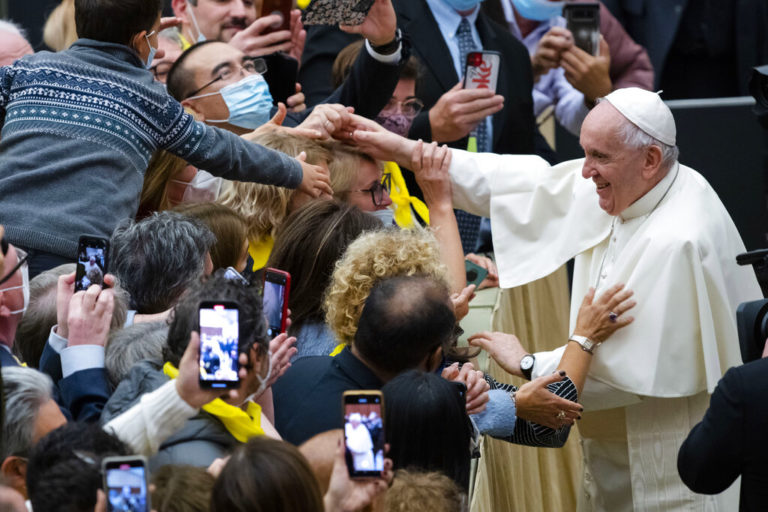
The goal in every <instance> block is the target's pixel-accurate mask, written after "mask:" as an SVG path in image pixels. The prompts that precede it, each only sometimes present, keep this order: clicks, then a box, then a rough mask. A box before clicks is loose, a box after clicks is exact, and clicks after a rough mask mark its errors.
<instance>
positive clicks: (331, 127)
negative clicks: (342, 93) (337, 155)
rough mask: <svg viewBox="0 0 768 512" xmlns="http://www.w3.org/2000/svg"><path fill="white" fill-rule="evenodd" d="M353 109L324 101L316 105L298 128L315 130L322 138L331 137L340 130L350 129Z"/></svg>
mask: <svg viewBox="0 0 768 512" xmlns="http://www.w3.org/2000/svg"><path fill="white" fill-rule="evenodd" d="M353 110H354V109H353V108H352V107H345V106H344V105H339V104H335V103H323V104H321V105H318V106H316V107H315V108H314V109H313V110H312V113H310V114H309V115H308V116H307V118H306V119H305V120H304V121H303V122H302V123H301V124H300V125H299V126H298V127H297V128H302V129H308V130H314V131H316V132H317V133H319V134H320V138H322V139H329V138H331V137H333V136H334V135H335V134H336V133H338V132H341V131H344V130H347V131H348V130H349V126H350V124H351V122H352V117H351V116H352V112H353Z"/></svg>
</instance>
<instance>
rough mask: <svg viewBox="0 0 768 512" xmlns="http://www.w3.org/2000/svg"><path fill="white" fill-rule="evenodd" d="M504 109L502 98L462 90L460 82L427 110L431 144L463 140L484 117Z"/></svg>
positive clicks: (480, 92) (491, 92)
mask: <svg viewBox="0 0 768 512" xmlns="http://www.w3.org/2000/svg"><path fill="white" fill-rule="evenodd" d="M502 108H504V97H503V96H501V95H500V94H495V93H494V92H493V91H492V90H490V89H462V86H461V82H459V83H458V84H456V85H455V86H453V88H452V89H451V90H450V91H448V92H446V93H445V94H443V95H442V96H440V99H439V100H437V103H435V105H434V106H433V107H432V108H430V109H429V124H430V126H431V128H432V140H436V141H438V142H453V141H455V140H459V139H461V138H462V137H466V136H467V135H469V132H471V131H472V130H473V129H474V128H475V127H476V126H477V125H478V124H480V122H481V121H483V120H484V119H485V118H486V117H488V116H490V115H493V114H495V113H496V112H498V111H499V110H501V109H502Z"/></svg>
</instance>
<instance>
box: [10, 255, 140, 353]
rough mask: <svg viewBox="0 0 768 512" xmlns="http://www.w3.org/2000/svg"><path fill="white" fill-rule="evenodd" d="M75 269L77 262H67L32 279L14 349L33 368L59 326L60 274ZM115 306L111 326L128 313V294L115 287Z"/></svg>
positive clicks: (122, 319) (116, 324) (120, 320)
mask: <svg viewBox="0 0 768 512" xmlns="http://www.w3.org/2000/svg"><path fill="white" fill-rule="evenodd" d="M74 271H75V264H74V263H65V264H64V265H59V266H58V267H55V268H52V269H50V270H46V271H45V272H43V273H41V274H38V275H37V276H35V277H34V278H33V279H32V280H31V281H30V282H29V306H28V307H27V311H26V312H25V313H24V316H22V317H21V321H20V322H19V326H18V328H17V329H16V337H15V341H14V343H13V350H14V352H15V353H16V355H18V356H19V358H20V359H21V360H22V361H24V362H25V363H27V364H28V365H29V366H31V367H33V368H37V367H38V365H39V363H40V356H41V355H42V354H43V348H44V347H45V342H46V341H47V340H48V336H49V334H50V332H51V327H53V326H54V325H56V322H57V315H56V292H57V287H58V282H59V276H63V275H65V274H70V273H72V272H74ZM114 292H115V308H114V310H113V311H112V323H111V324H110V328H111V329H116V328H119V327H122V326H123V325H124V324H125V319H126V317H127V315H128V293H126V291H125V290H123V289H122V288H121V287H119V286H115V288H114Z"/></svg>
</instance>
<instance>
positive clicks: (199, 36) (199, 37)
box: [187, 0, 206, 43]
mask: <svg viewBox="0 0 768 512" xmlns="http://www.w3.org/2000/svg"><path fill="white" fill-rule="evenodd" d="M187 12H188V13H189V17H190V18H192V24H193V25H194V26H195V31H196V32H197V42H198V43H202V42H203V41H205V40H206V38H205V36H204V35H203V33H202V32H200V25H198V24H197V16H195V11H193V10H192V4H190V3H189V0H187Z"/></svg>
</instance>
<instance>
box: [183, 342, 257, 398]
mask: <svg viewBox="0 0 768 512" xmlns="http://www.w3.org/2000/svg"><path fill="white" fill-rule="evenodd" d="M199 359H200V335H199V334H198V333H196V332H195V331H192V333H191V334H190V336H189V343H188V344H187V348H186V350H184V355H183V356H181V361H180V362H179V376H178V377H176V391H177V392H178V393H179V396H180V397H181V399H182V400H184V401H185V402H187V403H188V404H189V405H190V407H194V408H195V409H199V408H200V407H202V406H204V405H205V404H207V403H208V402H210V401H212V400H214V399H216V398H226V397H230V398H232V399H233V400H236V399H237V397H238V396H239V392H238V390H236V389H232V390H229V391H222V390H220V389H219V390H212V389H203V388H201V387H200V363H199ZM244 372H245V370H244V369H243V368H240V378H241V379H242V378H243V375H244Z"/></svg>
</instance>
